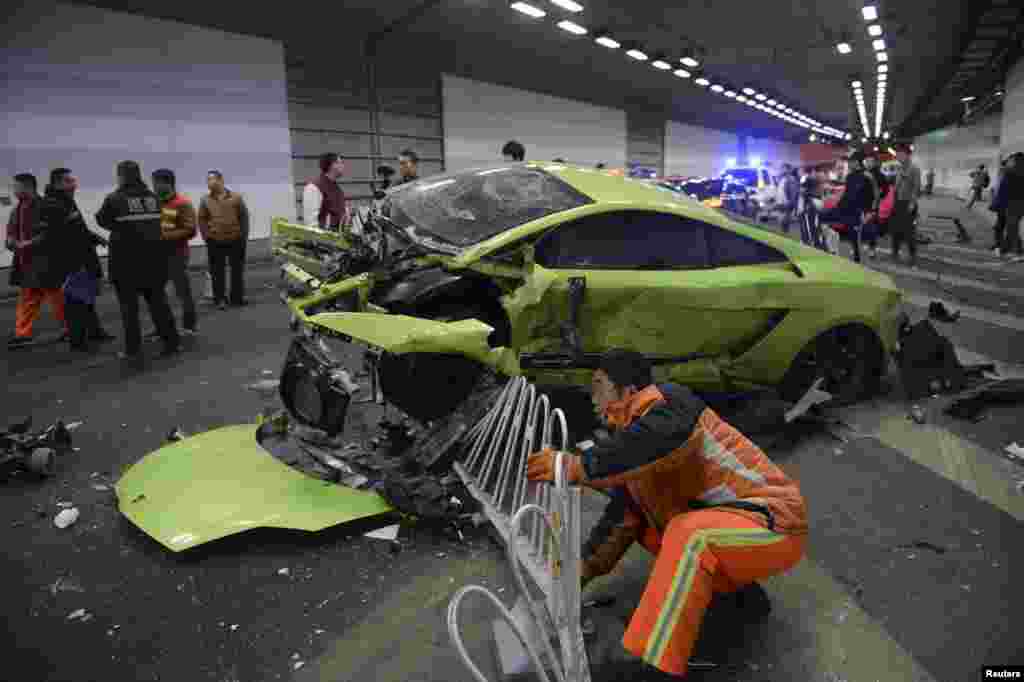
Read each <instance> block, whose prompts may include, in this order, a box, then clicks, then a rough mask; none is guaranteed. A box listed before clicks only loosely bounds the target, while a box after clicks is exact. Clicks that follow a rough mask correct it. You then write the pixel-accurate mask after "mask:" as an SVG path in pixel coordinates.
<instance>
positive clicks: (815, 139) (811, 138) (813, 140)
mask: <svg viewBox="0 0 1024 682" xmlns="http://www.w3.org/2000/svg"><path fill="white" fill-rule="evenodd" d="M809 139H810V141H811V142H817V141H818V136H817V135H815V134H814V133H811V137H810V138H809Z"/></svg>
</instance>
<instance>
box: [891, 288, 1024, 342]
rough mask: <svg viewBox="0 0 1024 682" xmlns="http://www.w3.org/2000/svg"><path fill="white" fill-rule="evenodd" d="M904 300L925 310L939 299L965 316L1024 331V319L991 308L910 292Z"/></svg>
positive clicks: (905, 294)
mask: <svg viewBox="0 0 1024 682" xmlns="http://www.w3.org/2000/svg"><path fill="white" fill-rule="evenodd" d="M903 300H904V301H905V302H906V303H909V304H910V305H912V306H916V307H918V308H924V309H925V310H927V309H928V306H929V305H931V303H932V301H938V302H940V303H942V304H943V305H944V306H946V308H948V309H949V310H950V312H955V311H960V314H961V315H962V316H963V317H966V318H969V319H972V320H978V321H979V322H987V323H988V324H994V325H997V326H999V327H1005V328H1007V329H1013V330H1014V331H1019V332H1022V331H1024V319H1022V318H1019V317H1014V316H1012V315H1003V314H1001V313H994V312H992V311H990V310H984V309H983V308H975V307H974V306H969V305H963V304H960V303H953V302H951V301H948V300H945V299H941V298H935V297H933V296H921V295H918V294H914V293H910V292H904V294H903Z"/></svg>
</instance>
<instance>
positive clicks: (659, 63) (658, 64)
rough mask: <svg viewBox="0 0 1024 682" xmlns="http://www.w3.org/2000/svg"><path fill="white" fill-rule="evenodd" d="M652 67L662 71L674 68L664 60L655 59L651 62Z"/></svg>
mask: <svg viewBox="0 0 1024 682" xmlns="http://www.w3.org/2000/svg"><path fill="white" fill-rule="evenodd" d="M651 66H653V67H654V68H656V69H660V70H662V71H668V70H669V69H671V68H672V65H671V64H669V63H668V62H666V61H665V60H664V59H655V60H654V61H653V62H651Z"/></svg>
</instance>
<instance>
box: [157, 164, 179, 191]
mask: <svg viewBox="0 0 1024 682" xmlns="http://www.w3.org/2000/svg"><path fill="white" fill-rule="evenodd" d="M158 180H159V181H160V182H166V183H168V184H170V186H171V187H175V186H176V182H175V179H174V171H172V170H170V169H169V168H160V169H158V170H155V171H153V182H157V181H158Z"/></svg>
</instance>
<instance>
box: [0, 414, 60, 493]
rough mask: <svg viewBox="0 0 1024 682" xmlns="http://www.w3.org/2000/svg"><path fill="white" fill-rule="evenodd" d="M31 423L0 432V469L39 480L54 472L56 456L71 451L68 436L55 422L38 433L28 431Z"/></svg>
mask: <svg viewBox="0 0 1024 682" xmlns="http://www.w3.org/2000/svg"><path fill="white" fill-rule="evenodd" d="M31 426H32V419H31V418H30V417H29V418H26V419H23V420H21V421H20V422H15V423H13V424H11V425H10V426H8V427H7V428H6V429H0V467H4V468H10V469H15V470H17V469H23V470H26V471H29V472H31V473H33V474H36V475H37V476H39V477H41V478H46V477H48V476H51V475H52V474H53V473H54V471H55V470H56V465H57V456H58V455H59V454H65V453H67V452H70V451H71V449H72V448H71V432H70V431H69V430H68V428H67V426H65V425H64V423H63V422H61V421H57V422H54V423H53V424H52V425H50V426H48V427H47V428H45V429H43V430H42V431H36V432H32V431H31Z"/></svg>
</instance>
